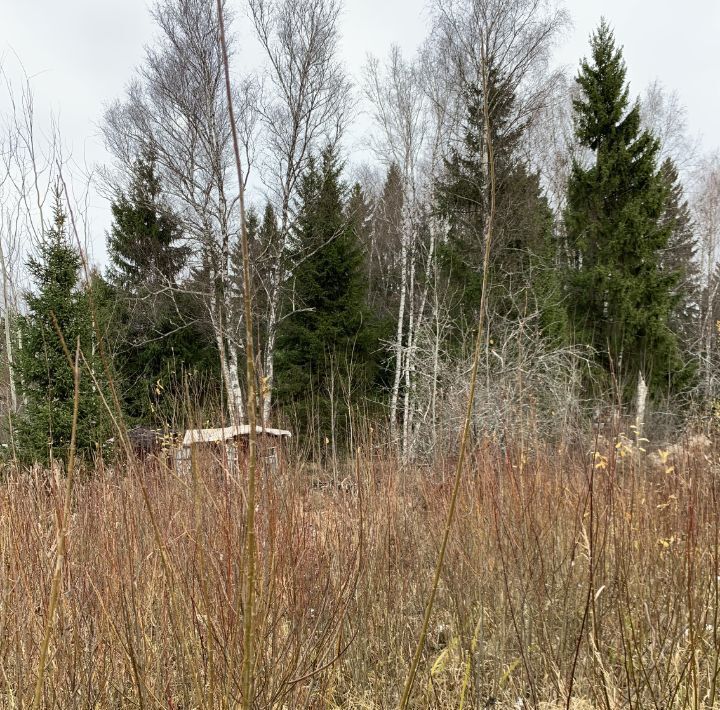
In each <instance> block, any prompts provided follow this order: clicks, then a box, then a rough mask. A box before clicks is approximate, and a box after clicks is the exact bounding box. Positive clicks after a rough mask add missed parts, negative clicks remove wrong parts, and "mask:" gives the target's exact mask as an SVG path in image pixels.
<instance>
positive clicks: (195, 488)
mask: <svg viewBox="0 0 720 710" xmlns="http://www.w3.org/2000/svg"><path fill="white" fill-rule="evenodd" d="M594 462H595V465H594V466H593V459H592V457H591V456H590V455H586V454H582V453H577V454H574V455H570V454H558V453H553V452H550V451H545V452H541V453H534V454H529V453H528V454H524V455H521V454H520V453H519V452H517V453H516V454H512V455H509V454H506V453H503V452H502V451H500V450H499V449H498V448H496V447H495V446H494V445H491V444H487V445H484V446H480V447H479V448H478V449H476V450H475V451H474V453H473V454H472V456H471V460H470V461H469V462H468V464H467V467H466V470H465V471H464V478H463V484H462V489H461V492H460V499H459V507H458V510H457V517H456V524H455V526H454V529H453V534H452V536H451V540H450V545H449V547H448V551H447V557H446V561H445V566H444V570H443V575H442V580H441V585H440V589H439V593H438V597H437V599H436V602H435V611H434V613H433V617H432V621H431V626H430V633H429V635H428V640H427V643H426V647H425V650H424V654H423V657H422V660H421V665H420V668H419V673H418V678H417V681H416V683H415V689H414V691H413V692H414V695H413V699H412V703H411V704H412V706H413V707H417V708H431V707H436V708H454V707H465V708H484V707H507V708H511V707H518V708H525V707H527V708H531V707H532V708H554V707H568V697H572V699H573V700H572V702H571V703H570V705H569V706H570V707H572V708H578V709H580V708H608V709H611V708H613V709H614V708H625V707H627V708H658V709H659V708H665V709H669V708H686V707H687V708H710V707H716V706H717V705H718V704H720V689H718V680H719V671H720V629H719V628H718V613H719V607H718V602H719V600H720V577H719V576H718V575H720V565H719V560H718V551H719V545H720V512H719V506H718V500H717V496H718V487H719V485H720V484H719V483H718V479H717V455H716V454H702V455H701V454H692V455H690V454H687V455H682V456H681V455H680V454H675V455H674V456H673V457H670V458H668V459H667V460H666V462H665V465H664V467H661V468H658V467H655V468H653V469H650V468H649V466H648V467H647V470H645V469H644V468H643V467H642V466H641V465H640V464H637V463H632V459H631V458H618V459H617V460H616V459H615V457H614V456H612V455H611V456H608V457H607V459H605V458H600V457H599V456H596V457H595V458H594ZM446 469H447V466H445V465H444V464H443V463H438V464H437V465H436V466H435V467H431V468H428V467H424V468H417V469H409V470H402V469H401V467H400V465H399V464H398V463H397V462H395V461H393V460H391V459H390V458H389V457H384V456H380V455H379V454H378V455H377V456H375V457H373V458H368V457H366V456H365V455H363V454H362V453H360V455H359V456H358V458H357V460H356V461H355V462H350V463H349V464H348V466H347V470H345V471H343V472H342V478H343V480H344V483H343V485H342V486H336V485H330V484H328V485H321V483H322V481H319V480H318V476H319V475H320V474H319V473H318V471H317V470H315V471H313V472H312V474H311V472H310V471H309V470H307V469H306V467H304V466H302V465H299V464H298V465H290V464H288V465H286V466H284V467H283V468H282V470H280V471H279V472H277V474H275V475H273V477H272V479H271V480H270V479H269V478H268V477H267V476H266V477H265V480H264V481H262V482H261V484H260V487H259V494H258V498H257V500H258V504H257V517H256V523H257V528H258V539H257V540H258V559H257V570H258V573H257V588H256V593H257V596H256V605H255V609H256V616H255V651H256V658H255V659H254V664H255V683H256V685H255V695H256V703H255V705H256V707H258V708H302V707H309V708H333V707H347V708H368V709H370V708H391V707H396V706H397V703H398V699H399V694H400V692H401V690H402V686H403V682H404V679H405V675H406V673H407V668H408V664H409V660H410V658H411V655H412V651H413V648H414V643H415V641H416V639H417V637H418V633H419V627H420V623H421V620H422V613H423V608H424V604H425V603H426V599H427V596H428V593H429V586H430V583H431V580H432V571H433V566H434V563H435V560H436V557H437V551H438V546H439V539H440V535H441V532H442V527H443V523H444V520H445V517H446V512H447V503H448V497H449V491H450V485H449V476H447V478H446V479H445V480H444V478H443V472H444V471H446ZM446 475H447V474H446ZM333 478H337V477H333V476H332V474H330V473H328V474H327V481H328V482H330V481H332V480H333ZM241 479H242V476H240V477H238V478H237V479H233V480H230V479H228V480H225V478H224V477H223V476H222V475H218V474H217V473H216V472H215V473H211V472H203V471H197V470H196V471H195V475H194V476H190V477H187V478H180V477H177V476H175V475H174V474H172V473H171V472H169V471H161V470H158V469H157V468H152V467H150V466H149V465H140V464H134V465H126V466H118V467H117V469H115V470H111V469H104V470H101V471H99V472H95V473H94V474H93V475H92V476H88V477H86V478H84V479H83V478H81V479H80V480H79V481H78V482H77V484H76V487H75V492H74V495H73V499H72V515H71V520H70V521H69V523H68V532H67V558H66V560H65V566H64V572H63V577H62V584H61V591H60V599H59V603H58V605H57V612H56V614H55V617H54V618H53V620H52V626H51V632H52V633H51V636H50V642H49V649H48V661H47V669H46V673H45V679H44V688H43V705H42V706H43V707H47V708H120V707H123V708H130V707H142V708H178V709H179V708H183V709H185V710H189V709H190V708H231V707H232V708H234V707H236V706H237V703H238V702H239V701H240V700H241V687H242V684H241V678H240V668H241V663H242V647H243V646H242V620H243V604H242V599H243V594H242V584H243V579H244V564H243V562H244V560H243V549H244V548H243V541H244V537H245V531H244V529H243V521H244V519H245V513H244V501H243V491H244V483H243V481H242V480H241ZM62 484H63V481H62V478H61V477H60V476H58V477H57V478H56V479H50V478H48V476H47V474H46V473H45V472H40V471H38V472H36V473H35V474H33V475H31V474H12V473H8V475H7V477H6V478H5V479H4V481H3V483H2V485H1V486H0V575H2V577H1V580H0V594H1V596H0V698H1V700H0V706H2V707H3V708H21V707H29V703H30V702H31V700H32V696H33V693H34V688H35V683H36V669H37V664H38V654H39V647H40V644H41V640H42V637H43V630H44V627H45V622H46V610H47V607H48V596H49V592H50V584H51V579H52V574H53V568H54V564H55V550H56V544H57V543H56V531H57V518H58V514H59V510H60V509H61V501H62Z"/></svg>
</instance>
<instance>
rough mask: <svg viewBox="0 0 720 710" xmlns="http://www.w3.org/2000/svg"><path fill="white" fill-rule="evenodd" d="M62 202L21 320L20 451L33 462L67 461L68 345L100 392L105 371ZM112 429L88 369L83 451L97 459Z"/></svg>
mask: <svg viewBox="0 0 720 710" xmlns="http://www.w3.org/2000/svg"><path fill="white" fill-rule="evenodd" d="M65 220H66V217H65V213H64V212H63V209H62V206H61V204H60V198H59V195H58V196H57V201H56V204H55V207H54V215H53V224H52V226H51V227H50V228H49V229H48V231H47V233H46V234H45V235H44V238H43V240H42V242H41V244H40V247H39V253H38V256H37V257H36V258H32V259H31V260H30V261H29V262H28V271H29V273H30V276H31V277H32V280H33V286H34V288H33V290H32V291H30V292H28V293H27V295H26V301H27V313H26V314H24V315H22V316H21V317H20V318H19V324H18V325H19V335H20V337H19V342H20V347H19V349H18V351H17V357H16V361H15V375H16V377H17V384H18V389H19V391H20V393H21V394H22V397H23V401H24V406H23V407H22V409H21V412H20V414H19V416H18V420H17V438H18V452H19V455H20V457H21V458H22V459H23V460H25V461H28V462H31V461H39V462H42V463H47V462H48V461H49V460H50V458H51V457H53V458H58V459H66V458H67V456H68V452H69V447H70V438H71V432H72V419H73V394H74V375H73V370H72V368H71V366H70V364H69V363H68V360H67V357H66V353H65V350H64V348H63V344H62V340H61V338H60V336H59V335H58V330H59V331H60V333H61V334H62V338H63V339H64V341H65V344H66V346H67V348H68V349H69V350H70V351H71V353H72V354H74V352H75V346H76V343H77V342H78V340H79V342H80V348H81V350H82V352H83V354H84V356H85V359H86V361H87V363H88V365H89V367H90V368H91V370H92V372H93V373H94V375H95V378H96V380H97V381H98V384H100V386H101V387H102V386H103V384H102V380H103V376H102V372H103V368H102V366H101V365H100V364H99V363H98V362H96V361H95V356H94V353H95V352H96V351H97V347H96V345H97V344H96V343H95V342H94V331H93V324H92V314H91V311H90V304H89V299H88V294H87V291H86V287H85V286H84V284H82V283H81V281H80V267H81V264H82V261H81V257H80V254H79V252H78V250H77V249H76V248H75V247H74V246H73V245H72V244H71V242H70V240H69V239H68V236H67V234H66V230H65ZM109 435H110V434H109V422H108V418H107V416H106V414H105V411H104V409H103V404H102V400H101V397H100V393H99V392H98V390H97V387H96V385H95V384H94V383H93V379H92V378H91V376H90V373H89V372H88V369H87V368H86V367H83V370H82V373H81V377H80V400H79V416H78V427H77V451H78V453H80V454H81V455H86V456H88V455H92V454H93V453H94V452H95V451H96V450H97V449H98V447H99V446H100V445H101V444H102V442H103V441H104V440H105V439H106V438H107V437H108V436H109Z"/></svg>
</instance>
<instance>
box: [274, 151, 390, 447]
mask: <svg viewBox="0 0 720 710" xmlns="http://www.w3.org/2000/svg"><path fill="white" fill-rule="evenodd" d="M340 172H341V168H340V165H339V164H338V160H337V157H336V155H335V153H334V151H333V150H332V149H330V148H328V149H326V150H325V151H324V152H323V154H322V156H321V158H320V160H319V161H318V160H312V161H311V163H310V166H309V168H308V170H307V172H306V174H305V175H304V176H303V179H302V184H301V188H300V207H299V214H298V219H297V226H296V228H295V230H294V233H293V242H292V246H291V259H292V261H293V263H294V265H295V266H294V270H293V283H292V294H291V297H290V301H289V302H288V303H287V310H288V315H287V316H286V317H285V318H284V319H283V321H282V324H281V329H280V331H279V334H278V342H277V348H278V349H277V360H276V367H277V399H278V402H279V403H280V404H281V405H284V406H285V407H291V408H292V409H293V410H294V411H295V412H296V414H297V417H298V420H299V422H300V424H301V426H305V427H307V428H308V429H311V428H312V427H313V425H317V426H319V430H320V431H319V432H318V433H323V434H324V435H325V436H330V435H331V433H335V434H336V435H338V436H342V433H343V431H345V430H346V427H347V416H348V415H349V414H350V412H349V401H350V402H359V397H360V396H361V395H367V394H368V393H369V388H370V386H371V385H372V383H373V381H374V379H375V377H376V372H377V350H378V349H379V347H378V342H377V335H376V333H375V332H374V328H373V324H372V322H371V318H370V313H369V311H368V309H367V307H366V305H365V297H366V280H365V277H364V274H363V254H362V250H361V245H360V243H359V240H358V237H357V233H356V231H355V229H354V228H353V220H352V219H350V218H349V216H348V215H347V213H346V211H345V209H344V207H345V206H344V199H343V198H344V193H345V187H344V185H343V184H342V182H341V180H340Z"/></svg>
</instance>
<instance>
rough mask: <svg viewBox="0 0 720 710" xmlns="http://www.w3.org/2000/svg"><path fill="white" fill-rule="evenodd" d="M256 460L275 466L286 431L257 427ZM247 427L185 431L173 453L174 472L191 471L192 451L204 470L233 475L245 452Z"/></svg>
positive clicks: (271, 466)
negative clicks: (211, 468) (216, 469)
mask: <svg viewBox="0 0 720 710" xmlns="http://www.w3.org/2000/svg"><path fill="white" fill-rule="evenodd" d="M256 432H257V443H258V459H259V461H261V462H262V463H263V464H264V465H265V466H266V467H267V468H269V469H270V470H275V469H276V468H277V466H278V462H279V459H280V456H281V454H282V445H283V441H284V440H285V439H289V438H290V437H292V434H291V433H290V432H289V431H287V430H286V429H272V428H270V427H262V426H258V427H256ZM249 439H250V425H249V424H241V425H239V426H229V427H220V428H217V429H188V430H187V431H186V432H185V436H184V437H183V441H182V446H181V447H180V448H178V449H177V451H176V453H175V469H176V471H177V472H178V473H189V472H190V461H191V459H192V454H193V449H194V450H195V455H196V457H197V460H198V463H199V464H200V465H201V466H202V467H203V468H204V469H205V468H207V467H222V468H223V469H224V470H226V471H228V472H230V473H234V472H236V471H237V470H238V469H239V467H240V464H241V463H242V461H243V457H244V456H245V455H246V453H247V448H248V442H249Z"/></svg>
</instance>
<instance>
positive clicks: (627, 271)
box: [565, 20, 683, 401]
mask: <svg viewBox="0 0 720 710" xmlns="http://www.w3.org/2000/svg"><path fill="white" fill-rule="evenodd" d="M591 48H592V59H591V61H588V60H583V62H582V64H581V69H580V73H579V75H578V77H577V83H578V85H579V87H580V89H581V92H582V94H581V97H580V98H578V99H576V100H575V101H574V102H573V105H574V111H575V131H576V137H577V140H578V141H579V143H580V145H582V146H583V147H585V148H587V149H589V150H590V151H591V152H592V155H593V158H594V160H593V161H592V164H591V165H590V166H589V167H584V166H583V165H581V164H580V163H579V162H575V163H574V165H573V169H572V173H571V176H570V179H569V184H568V200H567V209H566V212H565V227H566V232H567V239H568V247H569V250H570V255H571V264H572V268H571V271H570V274H569V277H568V294H567V296H568V297H567V303H568V304H569V315H570V318H571V320H572V322H573V325H574V328H575V332H576V336H577V338H578V339H579V340H580V341H581V342H584V343H587V344H590V345H592V346H594V348H595V349H596V350H597V351H598V352H599V353H601V357H602V362H603V364H604V365H605V367H606V368H607V369H608V370H610V371H612V373H613V375H614V377H615V378H616V381H617V382H619V383H621V386H622V388H623V390H624V394H625V400H626V401H628V400H629V399H630V397H631V396H632V394H633V392H634V390H635V383H636V381H637V377H638V373H642V375H643V377H644V378H645V380H646V381H647V382H648V384H649V385H650V389H651V392H652V393H658V392H660V391H667V390H668V385H673V384H674V385H678V384H680V379H681V378H680V377H679V374H678V373H680V372H681V371H682V366H683V364H682V362H681V359H680V357H679V352H678V347H677V338H676V337H675V335H674V334H673V333H672V331H671V329H670V322H669V321H670V314H671V313H672V311H673V308H674V307H675V296H674V289H675V286H676V282H677V274H674V273H667V272H665V271H663V270H662V269H661V268H660V262H661V255H662V253H663V250H665V249H666V248H667V246H668V240H669V236H670V232H671V227H670V225H669V224H667V223H663V220H662V217H663V212H664V209H665V205H666V201H667V195H668V190H667V188H666V185H665V183H664V181H663V179H662V177H661V175H660V174H659V171H658V169H657V156H658V150H659V143H658V141H657V140H656V139H655V138H654V137H653V136H652V135H651V134H650V133H649V132H647V131H641V128H640V111H639V105H638V104H637V103H635V104H634V105H633V106H632V107H631V108H629V109H628V106H629V88H628V86H627V84H626V81H625V75H626V69H625V63H624V61H623V59H622V52H621V50H620V49H618V48H617V47H616V46H615V40H614V37H613V33H612V31H611V30H610V28H609V26H608V25H607V23H606V22H605V21H604V20H603V21H602V23H601V24H600V27H599V28H598V30H597V32H595V33H594V35H593V37H592V39H591Z"/></svg>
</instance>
